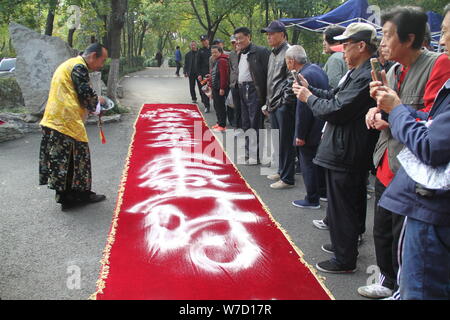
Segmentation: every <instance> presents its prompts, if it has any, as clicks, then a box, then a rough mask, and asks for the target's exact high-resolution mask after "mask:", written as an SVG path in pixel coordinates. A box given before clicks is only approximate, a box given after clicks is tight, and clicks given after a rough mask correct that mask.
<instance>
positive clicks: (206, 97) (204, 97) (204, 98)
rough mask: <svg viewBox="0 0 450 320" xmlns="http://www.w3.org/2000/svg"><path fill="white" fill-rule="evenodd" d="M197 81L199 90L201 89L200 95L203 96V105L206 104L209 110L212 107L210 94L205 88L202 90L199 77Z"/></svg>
mask: <svg viewBox="0 0 450 320" xmlns="http://www.w3.org/2000/svg"><path fill="white" fill-rule="evenodd" d="M203 77H204V76H203ZM197 83H198V88H199V90H200V97H201V98H202V102H203V105H204V106H205V109H207V110H208V111H209V108H211V105H210V103H209V98H208V96H207V95H206V94H205V93H204V92H203V90H202V85H201V83H200V81H198V79H197Z"/></svg>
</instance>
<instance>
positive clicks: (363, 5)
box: [280, 0, 381, 32]
mask: <svg viewBox="0 0 450 320" xmlns="http://www.w3.org/2000/svg"><path fill="white" fill-rule="evenodd" d="M371 16H373V12H372V11H371V10H369V4H368V3H367V0H349V1H347V2H345V3H343V4H342V5H341V6H339V7H337V8H336V9H334V10H331V11H330V12H328V13H325V14H323V15H320V16H315V17H310V18H299V19H289V18H286V19H280V21H281V22H283V23H284V25H285V26H286V27H288V28H289V27H297V28H301V29H306V30H309V31H315V32H323V31H324V30H325V29H326V28H327V27H328V26H330V25H341V26H344V27H346V26H348V25H349V24H350V23H353V22H366V23H370V24H371V25H373V26H374V27H375V28H376V29H377V30H380V29H381V27H380V26H379V25H377V24H375V23H374V22H373V21H369V19H370V18H371Z"/></svg>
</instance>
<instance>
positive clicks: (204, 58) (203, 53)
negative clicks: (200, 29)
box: [197, 35, 211, 113]
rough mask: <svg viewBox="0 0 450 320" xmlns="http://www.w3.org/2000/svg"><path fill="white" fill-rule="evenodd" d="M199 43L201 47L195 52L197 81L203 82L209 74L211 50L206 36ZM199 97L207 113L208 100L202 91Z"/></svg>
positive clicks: (208, 108) (208, 107)
mask: <svg viewBox="0 0 450 320" xmlns="http://www.w3.org/2000/svg"><path fill="white" fill-rule="evenodd" d="M200 41H201V42H202V47H201V48H200V49H199V50H198V52H197V72H198V78H197V80H198V81H202V80H204V79H205V78H206V75H208V74H209V58H210V57H211V48H210V47H209V40H208V36H207V35H202V36H201V37H200ZM200 86H201V85H200ZM200 95H201V97H202V102H203V105H204V106H205V113H209V110H210V107H211V105H210V103H209V98H208V96H207V95H206V94H205V93H204V92H203V90H200Z"/></svg>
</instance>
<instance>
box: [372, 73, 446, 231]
mask: <svg viewBox="0 0 450 320" xmlns="http://www.w3.org/2000/svg"><path fill="white" fill-rule="evenodd" d="M416 118H420V119H430V118H431V119H433V122H432V123H431V125H430V126H429V128H427V127H426V126H425V125H424V124H423V123H420V122H417V121H416ZM389 123H390V126H391V131H392V134H393V136H394V138H395V139H397V140H398V141H400V142H401V143H402V144H404V145H405V146H406V147H408V149H409V150H410V151H411V152H412V153H414V155H415V156H416V157H417V158H418V159H420V160H421V161H422V162H423V163H425V164H427V165H430V166H433V167H437V166H441V165H444V164H447V163H449V162H450V79H449V80H448V81H447V83H446V84H445V86H444V87H443V88H442V89H441V91H440V92H439V94H438V96H437V98H436V100H435V102H434V105H433V108H432V109H431V111H430V113H429V114H425V113H423V112H417V111H415V110H413V109H412V108H410V107H407V106H404V105H402V106H398V107H397V108H395V109H394V110H393V111H392V112H391V114H390V115H389ZM379 205H380V206H382V207H383V208H386V209H388V210H390V211H392V212H394V213H397V214H399V215H403V216H407V217H411V218H414V219H416V220H420V221H423V222H426V223H429V224H432V225H437V226H450V190H447V191H445V190H436V191H435V193H434V195H433V196H431V197H424V196H421V195H419V194H417V193H416V183H415V181H413V180H412V179H411V178H410V177H409V176H408V175H407V174H406V171H405V170H404V169H403V168H401V169H400V170H399V171H398V172H397V174H396V176H395V178H394V180H393V181H392V182H391V184H390V185H389V187H388V188H387V189H386V191H385V192H384V194H383V196H382V198H381V200H380V202H379Z"/></svg>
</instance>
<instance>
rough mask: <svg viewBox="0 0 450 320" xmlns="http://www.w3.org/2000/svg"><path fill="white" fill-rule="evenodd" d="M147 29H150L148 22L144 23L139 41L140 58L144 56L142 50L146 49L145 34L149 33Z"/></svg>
mask: <svg viewBox="0 0 450 320" xmlns="http://www.w3.org/2000/svg"><path fill="white" fill-rule="evenodd" d="M147 28H148V22H147V21H144V26H143V28H142V33H141V38H140V39H139V50H138V55H139V56H142V50H143V48H144V39H145V34H146V32H147Z"/></svg>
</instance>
